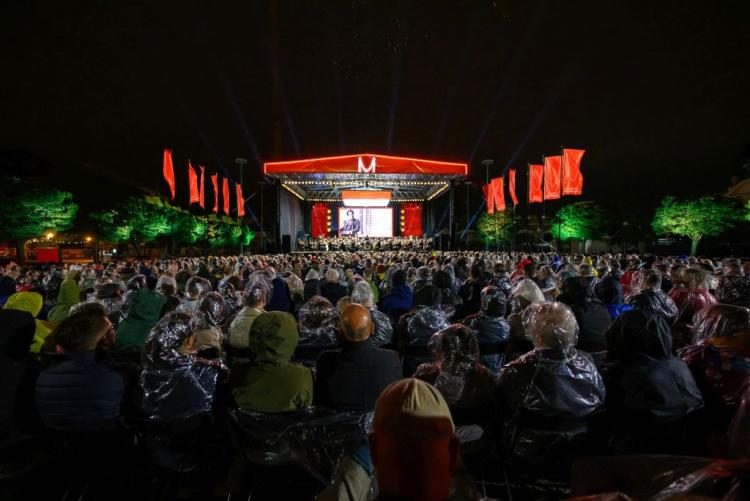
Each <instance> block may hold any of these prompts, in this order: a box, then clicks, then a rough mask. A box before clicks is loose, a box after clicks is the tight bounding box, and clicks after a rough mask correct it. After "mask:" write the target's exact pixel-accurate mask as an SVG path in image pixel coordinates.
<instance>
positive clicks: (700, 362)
mask: <svg viewBox="0 0 750 501" xmlns="http://www.w3.org/2000/svg"><path fill="white" fill-rule="evenodd" d="M680 355H681V356H682V359H683V360H685V362H686V363H687V364H688V366H689V367H690V370H691V371H692V373H693V375H694V376H695V380H696V381H697V383H698V387H699V388H700V389H701V391H702V392H703V395H704V396H705V398H706V411H708V413H709V414H710V415H711V416H713V419H712V420H713V421H714V422H715V423H717V425H718V426H724V428H723V429H726V427H725V425H726V424H727V423H728V421H729V419H730V418H731V415H732V413H733V412H734V411H735V410H736V409H737V405H738V404H739V402H740V399H741V398H742V393H743V391H745V389H747V388H750V309H748V308H745V307H742V306H733V305H728V304H718V305H714V306H709V307H708V308H705V309H703V310H701V311H700V312H699V313H698V314H697V315H696V316H695V326H694V328H693V344H692V345H691V346H687V347H685V348H683V349H682V350H681V351H680Z"/></svg>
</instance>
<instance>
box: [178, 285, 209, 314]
mask: <svg viewBox="0 0 750 501" xmlns="http://www.w3.org/2000/svg"><path fill="white" fill-rule="evenodd" d="M209 292H211V282H209V281H208V280H207V279H205V278H203V277H190V279H189V280H188V281H187V284H186V285H185V298H184V299H183V300H182V304H181V305H180V306H179V307H178V309H179V310H182V311H189V312H195V311H198V308H200V305H201V300H202V299H203V298H204V297H205V295H206V294H208V293H209Z"/></svg>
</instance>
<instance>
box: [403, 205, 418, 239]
mask: <svg viewBox="0 0 750 501" xmlns="http://www.w3.org/2000/svg"><path fill="white" fill-rule="evenodd" d="M401 211H402V214H403V216H404V223H403V231H402V233H401V235H403V236H405V237H421V236H422V204H404V205H402V206H401Z"/></svg>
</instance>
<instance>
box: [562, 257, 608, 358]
mask: <svg viewBox="0 0 750 501" xmlns="http://www.w3.org/2000/svg"><path fill="white" fill-rule="evenodd" d="M583 266H584V265H581V268H583ZM559 299H560V301H562V302H563V303H565V304H567V305H568V306H570V309H571V310H572V311H573V313H574V314H575V316H576V321H577V323H578V344H577V345H576V347H577V348H578V349H580V350H584V351H588V352H589V353H600V352H604V351H607V338H606V337H605V335H604V333H605V332H606V331H607V329H608V328H609V326H610V325H612V317H611V316H610V314H609V311H608V310H607V307H606V306H604V305H603V304H602V302H601V301H600V300H599V299H598V298H597V297H596V294H595V293H594V279H593V277H590V276H581V277H571V278H568V279H566V280H565V282H563V287H562V294H561V295H560V297H559Z"/></svg>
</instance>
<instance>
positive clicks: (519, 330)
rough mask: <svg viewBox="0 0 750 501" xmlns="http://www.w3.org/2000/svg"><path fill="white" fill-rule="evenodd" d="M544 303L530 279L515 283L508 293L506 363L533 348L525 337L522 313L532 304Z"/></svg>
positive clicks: (538, 289) (539, 292) (542, 296)
mask: <svg viewBox="0 0 750 501" xmlns="http://www.w3.org/2000/svg"><path fill="white" fill-rule="evenodd" d="M543 302H544V293H542V289H540V288H539V286H538V285H537V284H536V283H535V282H534V281H533V280H531V279H529V278H524V279H521V280H520V281H518V282H516V284H515V285H514V286H513V289H512V290H511V292H510V297H509V299H508V303H510V307H511V314H510V315H509V316H508V327H510V337H509V338H508V348H507V349H506V357H505V359H506V361H508V360H513V359H515V358H517V357H518V356H520V355H523V354H524V353H526V352H527V351H529V350H531V349H532V348H533V347H534V344H533V343H532V342H531V339H529V338H528V337H526V332H525V331H524V328H523V313H524V311H526V308H528V307H529V306H531V305H532V304H541V303H543Z"/></svg>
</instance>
